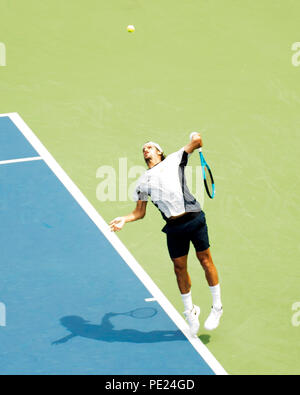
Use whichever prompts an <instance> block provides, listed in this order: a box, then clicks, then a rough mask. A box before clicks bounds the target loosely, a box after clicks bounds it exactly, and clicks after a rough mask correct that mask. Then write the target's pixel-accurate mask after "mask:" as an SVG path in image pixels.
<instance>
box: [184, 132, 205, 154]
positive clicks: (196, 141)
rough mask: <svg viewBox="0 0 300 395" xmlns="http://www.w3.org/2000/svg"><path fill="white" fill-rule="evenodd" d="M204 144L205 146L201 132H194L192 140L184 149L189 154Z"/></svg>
mask: <svg viewBox="0 0 300 395" xmlns="http://www.w3.org/2000/svg"><path fill="white" fill-rule="evenodd" d="M202 146H203V142H202V137H201V135H200V133H197V132H193V133H192V134H191V135H190V142H189V143H188V144H187V145H186V146H185V147H184V150H185V152H187V153H188V154H191V153H193V152H194V151H195V149H198V148H200V147H202Z"/></svg>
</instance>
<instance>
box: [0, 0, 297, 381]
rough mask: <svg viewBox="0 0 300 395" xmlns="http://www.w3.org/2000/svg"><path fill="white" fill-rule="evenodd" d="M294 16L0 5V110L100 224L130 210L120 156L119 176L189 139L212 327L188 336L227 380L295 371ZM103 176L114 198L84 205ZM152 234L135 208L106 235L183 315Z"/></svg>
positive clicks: (188, 6)
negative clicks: (215, 308)
mask: <svg viewBox="0 0 300 395" xmlns="http://www.w3.org/2000/svg"><path fill="white" fill-rule="evenodd" d="M299 14H300V3H299V2H298V1H293V0H285V1H283V0H280V1H279V0H260V1H258V0H254V1H253V0H252V1H250V0H244V1H237V0H226V1H222V0H207V1H202V0H201V1H200V0H187V1H184V2H174V1H171V0H160V1H158V0H151V1H148V0H113V1H104V0H100V1H99V0H85V1H82V0H76V1H73V2H71V1H70V0H69V1H67V2H61V1H58V0H51V1H49V0H46V1H43V2H41V1H37V0H28V1H26V2H22V1H17V2H9V1H2V3H1V14H0V42H1V43H4V44H5V48H6V66H5V67H3V66H1V67H0V113H9V112H18V113H19V114H20V115H21V116H22V118H23V119H24V120H25V122H26V123H27V124H28V125H29V126H30V127H31V129H32V130H33V131H34V132H35V133H36V135H37V136H38V137H39V139H40V140H41V141H42V143H43V144H44V145H45V146H46V147H47V149H48V150H49V151H50V153H51V154H52V155H53V156H54V157H55V158H56V160H57V161H58V162H59V164H60V165H61V166H62V167H63V169H64V170H65V171H66V172H67V174H68V175H69V176H70V177H71V178H72V180H73V181H74V182H75V183H76V184H77V185H78V187H79V188H80V189H81V191H82V192H83V193H84V194H85V196H86V197H87V198H88V200H89V201H90V202H91V203H92V204H93V205H94V207H95V208H96V209H97V210H98V211H99V213H100V214H101V215H102V216H103V218H104V219H105V220H106V221H107V222H109V221H110V220H111V219H113V218H114V217H115V216H116V215H122V214H127V213H129V212H130V211H131V210H132V209H133V208H134V203H133V202H132V201H130V200H129V199H126V200H125V199H121V200H122V201H120V199H119V189H120V187H119V181H120V180H119V179H120V178H121V180H122V182H124V180H125V179H126V177H125V178H124V176H123V175H122V174H120V172H119V161H120V158H126V159H127V167H128V171H129V170H130V169H131V168H132V167H133V166H144V163H143V158H142V155H141V147H142V144H143V143H144V142H145V141H148V140H153V141H157V142H158V143H159V144H160V145H161V146H163V147H164V148H165V151H166V153H171V152H173V151H175V150H177V149H179V148H181V147H182V146H183V145H185V144H186V143H187V141H188V137H189V134H190V132H192V131H194V130H198V131H200V132H202V136H203V140H204V145H205V147H204V148H205V155H206V159H207V161H208V162H209V164H210V165H211V167H212V168H213V171H214V176H215V181H216V198H215V199H214V200H213V201H209V199H205V205H204V210H205V212H206V216H207V221H208V226H209V233H210V241H211V249H212V254H213V258H214V262H215V264H216V266H217V268H218V270H219V272H220V278H221V285H222V299H223V304H224V316H223V318H222V323H221V325H220V327H219V328H218V329H217V330H216V331H215V332H211V333H208V332H206V331H205V330H204V329H203V326H202V329H201V330H200V332H199V334H200V338H201V340H202V341H203V342H204V343H205V344H206V346H207V347H208V349H209V350H210V351H211V352H212V353H213V355H214V356H215V357H216V358H217V359H218V360H219V362H220V363H221V364H222V366H223V367H224V369H225V370H226V371H227V372H228V373H230V374H299V373H300V362H299V339H300V326H297V320H295V319H293V315H294V314H295V311H293V310H292V306H293V304H294V303H295V302H300V287H299V283H300V266H299V257H300V243H299V220H300V209H299V192H300V177H299V164H300V160H299V148H300V144H299V143H300V139H299V131H300V111H299V107H300V66H298V67H297V66H296V65H295V64H293V62H292V57H293V55H295V53H294V52H293V51H292V45H293V43H295V42H300V33H299ZM129 24H134V25H135V27H136V31H135V33H128V32H127V31H126V26H127V25H129ZM299 59H300V55H299ZM190 165H193V166H197V165H199V159H198V157H197V154H196V153H195V154H194V156H193V157H192V158H191V159H190ZM101 166H110V167H111V168H113V169H115V171H116V180H117V198H116V199H115V200H114V201H113V200H108V201H101V200H100V199H99V195H98V196H97V188H98V187H99V184H100V183H101V182H102V181H103V179H101V178H100V176H99V172H98V173H97V170H98V169H99V168H100V167H101ZM97 174H98V178H97ZM131 176H132V175H131ZM133 180H134V177H132V178H131V179H129V178H128V183H131V182H132V181H133ZM162 226H163V222H162V219H161V217H160V214H159V212H158V211H157V209H156V208H155V207H154V206H153V205H151V204H150V203H149V204H148V209H147V216H146V217H145V219H144V220H143V221H139V222H137V223H133V224H128V225H127V226H126V227H125V228H124V230H122V232H120V233H118V236H119V237H120V239H121V240H122V241H123V243H124V244H125V245H126V247H127V248H128V249H129V251H130V252H131V253H132V254H133V255H134V257H135V258H136V259H137V260H138V262H139V263H140V264H141V265H142V267H143V268H144V269H145V270H146V271H147V273H148V274H149V275H150V276H151V277H152V279H153V280H154V281H155V283H156V284H157V285H158V286H159V287H160V289H161V290H162V291H163V292H164V294H165V295H166V296H167V297H168V298H169V300H170V301H171V302H172V303H173V304H174V306H175V307H176V309H177V310H178V311H179V312H182V302H181V299H180V295H179V292H178V289H177V285H176V281H175V276H174V274H173V268H172V264H171V262H170V259H169V257H168V253H167V249H166V245H165V240H164V237H165V235H164V234H163V233H162V232H161V231H160V230H161V228H162ZM189 268H190V274H191V277H192V283H193V287H192V292H193V299H194V302H195V303H196V304H199V305H200V306H201V309H202V314H201V323H202V324H203V322H204V319H205V318H206V316H207V314H208V312H209V310H210V304H211V300H210V298H211V296H210V294H209V290H208V287H207V285H206V282H205V278H204V275H203V271H202V269H201V268H200V266H199V265H198V263H197V261H196V258H195V256H194V254H193V252H192V251H191V254H190V258H189ZM294 318H295V317H294Z"/></svg>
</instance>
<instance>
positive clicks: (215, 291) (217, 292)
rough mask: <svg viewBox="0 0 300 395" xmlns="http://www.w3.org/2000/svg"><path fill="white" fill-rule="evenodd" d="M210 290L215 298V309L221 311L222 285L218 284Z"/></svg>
mask: <svg viewBox="0 0 300 395" xmlns="http://www.w3.org/2000/svg"><path fill="white" fill-rule="evenodd" d="M209 289H210V292H211V294H212V298H213V307H215V308H216V309H218V310H220V309H221V308H222V302H221V287H220V284H217V285H215V286H213V287H209Z"/></svg>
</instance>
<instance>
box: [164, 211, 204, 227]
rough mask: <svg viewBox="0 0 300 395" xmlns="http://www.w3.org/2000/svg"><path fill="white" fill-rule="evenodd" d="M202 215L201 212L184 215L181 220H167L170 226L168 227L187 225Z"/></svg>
mask: <svg viewBox="0 0 300 395" xmlns="http://www.w3.org/2000/svg"><path fill="white" fill-rule="evenodd" d="M200 213H201V211H196V212H189V213H186V214H184V215H182V216H181V217H179V218H175V219H167V224H168V226H173V225H174V226H175V225H181V224H185V223H186V222H188V221H191V220H192V219H194V218H196V217H198V215H200Z"/></svg>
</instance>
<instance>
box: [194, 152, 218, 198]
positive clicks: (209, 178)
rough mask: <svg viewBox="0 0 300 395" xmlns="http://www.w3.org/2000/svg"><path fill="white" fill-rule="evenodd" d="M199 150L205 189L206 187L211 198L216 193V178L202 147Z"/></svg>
mask: <svg viewBox="0 0 300 395" xmlns="http://www.w3.org/2000/svg"><path fill="white" fill-rule="evenodd" d="M198 151H199V155H200V161H201V167H202V174H203V181H204V185H205V189H206V192H207V194H208V196H209V197H210V198H211V199H213V198H214V197H215V194H216V189H215V182H214V178H213V175H212V172H211V170H210V167H209V166H208V164H207V162H206V160H205V159H204V156H203V153H202V148H199V149H198Z"/></svg>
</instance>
